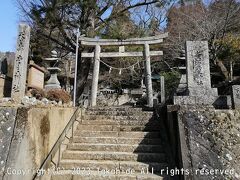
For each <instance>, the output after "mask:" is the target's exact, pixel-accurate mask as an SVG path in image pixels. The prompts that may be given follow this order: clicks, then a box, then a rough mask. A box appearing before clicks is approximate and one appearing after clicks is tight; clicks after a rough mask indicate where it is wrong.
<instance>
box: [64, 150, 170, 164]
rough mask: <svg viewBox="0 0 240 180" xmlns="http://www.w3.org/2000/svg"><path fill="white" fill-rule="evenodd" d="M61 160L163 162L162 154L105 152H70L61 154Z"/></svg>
mask: <svg viewBox="0 0 240 180" xmlns="http://www.w3.org/2000/svg"><path fill="white" fill-rule="evenodd" d="M62 158H63V159H69V160H70V159H74V160H107V161H108V160H112V161H136V162H137V161H140V162H165V161H166V158H165V154H164V153H129V152H114V153H113V152H107V151H71V150H66V151H65V152H63V156H62Z"/></svg>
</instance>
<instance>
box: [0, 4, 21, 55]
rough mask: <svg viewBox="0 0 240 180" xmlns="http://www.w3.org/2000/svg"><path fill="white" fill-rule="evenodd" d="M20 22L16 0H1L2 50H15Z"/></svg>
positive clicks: (0, 37) (0, 30) (0, 39)
mask: <svg viewBox="0 0 240 180" xmlns="http://www.w3.org/2000/svg"><path fill="white" fill-rule="evenodd" d="M18 23H19V16H18V9H17V6H16V3H15V2H14V0H1V5H0V51H2V52H5V51H15V46H16V37H17V29H18Z"/></svg>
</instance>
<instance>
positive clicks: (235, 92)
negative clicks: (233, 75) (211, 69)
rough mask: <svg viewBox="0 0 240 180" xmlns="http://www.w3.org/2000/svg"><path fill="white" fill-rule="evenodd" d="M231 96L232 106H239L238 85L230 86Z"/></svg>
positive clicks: (239, 90)
mask: <svg viewBox="0 0 240 180" xmlns="http://www.w3.org/2000/svg"><path fill="white" fill-rule="evenodd" d="M232 98H233V106H234V108H240V85H233V86H232Z"/></svg>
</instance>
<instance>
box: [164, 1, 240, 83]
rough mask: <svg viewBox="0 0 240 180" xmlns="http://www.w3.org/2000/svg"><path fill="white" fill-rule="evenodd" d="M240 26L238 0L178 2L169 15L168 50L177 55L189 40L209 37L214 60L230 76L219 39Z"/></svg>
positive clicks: (234, 31) (223, 72)
mask: <svg viewBox="0 0 240 180" xmlns="http://www.w3.org/2000/svg"><path fill="white" fill-rule="evenodd" d="M239 28H240V4H239V2H237V1H235V0H218V1H212V2H211V3H210V4H209V5H205V4H203V3H201V2H199V1H197V2H196V3H192V4H189V5H186V4H185V5H180V6H177V7H176V6H175V7H173V8H172V9H171V10H170V13H169V16H168V25H167V30H168V31H169V33H170V38H169V42H168V48H169V49H170V53H169V54H170V55H174V56H175V57H176V56H177V55H178V53H179V52H181V51H182V50H183V49H184V43H185V41H187V40H207V41H208V42H209V47H210V52H211V60H212V62H213V63H214V64H215V65H217V66H218V67H219V68H220V70H221V72H222V74H223V75H224V77H225V79H228V78H229V72H228V70H227V68H226V66H225V65H224V63H223V61H222V59H220V58H219V56H218V55H219V53H220V52H221V51H222V48H221V47H222V43H220V42H222V41H221V40H222V39H223V38H225V37H226V36H227V35H228V34H229V33H236V32H237V31H238V32H239Z"/></svg>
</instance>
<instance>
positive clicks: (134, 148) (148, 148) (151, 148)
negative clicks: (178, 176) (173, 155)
mask: <svg viewBox="0 0 240 180" xmlns="http://www.w3.org/2000/svg"><path fill="white" fill-rule="evenodd" d="M68 150H76V151H109V152H146V153H147V152H150V153H151V152H159V153H160V152H163V146H162V145H145V144H134V145H129V144H90V143H71V144H68Z"/></svg>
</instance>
